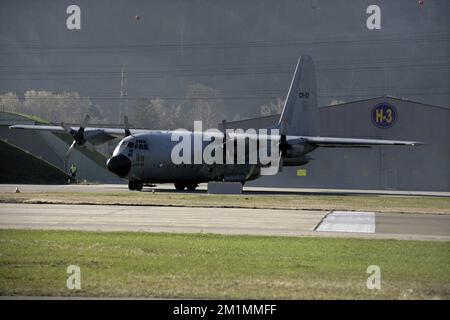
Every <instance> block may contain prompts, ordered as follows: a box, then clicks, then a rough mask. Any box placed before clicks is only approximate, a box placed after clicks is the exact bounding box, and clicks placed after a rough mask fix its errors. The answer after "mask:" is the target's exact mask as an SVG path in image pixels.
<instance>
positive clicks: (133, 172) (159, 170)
mask: <svg viewBox="0 0 450 320" xmlns="http://www.w3.org/2000/svg"><path fill="white" fill-rule="evenodd" d="M88 121H89V116H86V118H85V119H84V121H83V123H82V124H81V126H80V127H78V128H71V127H68V126H67V125H64V124H62V125H61V126H40V125H13V126H11V127H10V128H11V129H32V130H45V131H52V132H68V133H69V134H71V135H72V137H73V143H72V145H71V146H70V148H69V150H68V152H67V156H68V155H70V153H71V152H72V151H73V150H74V149H75V148H76V147H84V146H85V145H86V142H88V143H90V144H92V145H100V144H103V143H105V142H107V141H109V140H112V139H115V138H122V137H123V139H122V140H121V141H120V142H119V143H118V144H117V146H116V148H115V150H114V152H113V154H112V156H111V157H110V158H109V159H108V161H107V163H106V167H107V168H108V170H109V171H111V172H113V173H114V174H116V175H117V176H119V177H121V178H125V179H127V180H128V181H129V183H128V186H129V189H130V190H141V189H142V187H143V185H144V183H174V184H175V188H176V189H177V190H184V189H185V188H187V189H188V190H195V188H196V187H197V185H198V184H199V183H202V182H209V181H233V182H241V183H242V184H244V183H245V182H246V181H248V180H253V179H256V178H258V177H260V176H261V174H262V171H263V170H264V169H266V168H267V167H268V165H267V164H262V163H259V162H257V163H250V162H248V161H244V162H242V161H236V157H235V156H234V155H232V156H231V157H232V158H233V161H232V163H229V162H228V161H227V162H226V163H225V161H224V162H223V163H220V162H213V163H205V162H202V163H194V164H191V163H189V161H187V162H181V163H175V162H174V161H173V154H172V151H173V148H174V147H175V145H176V144H178V143H179V142H178V141H174V139H173V134H174V132H175V131H160V130H141V129H129V127H128V120H127V118H126V117H125V119H124V122H125V128H87V127H86V126H87V124H88ZM272 132H275V134H273V133H272ZM187 135H188V139H190V140H192V141H193V142H194V143H193V144H189V146H190V148H194V147H195V146H194V145H195V141H196V139H197V138H200V145H201V147H200V149H201V151H203V150H205V148H207V143H205V140H206V141H211V140H213V139H214V140H215V139H218V140H221V141H222V149H221V150H222V152H223V154H224V157H227V159H228V156H229V152H230V150H231V151H234V149H235V148H230V147H229V146H230V144H229V143H230V142H231V144H232V145H233V146H235V145H236V141H237V140H239V139H241V140H242V139H243V140H244V141H245V142H244V145H245V146H247V147H248V146H249V145H250V143H249V141H250V140H252V139H253V140H255V139H256V140H258V139H259V138H260V137H259V135H260V134H259V133H257V134H250V133H246V132H244V133H242V132H241V133H239V132H236V133H231V134H228V133H225V132H209V130H208V131H201V132H195V130H194V131H189V132H187ZM267 136H268V137H269V140H270V141H271V142H273V141H275V142H276V147H277V148H276V149H275V148H272V149H273V150H278V152H279V157H278V158H277V160H276V163H275V164H274V163H271V164H270V167H271V168H273V167H274V168H275V170H274V171H272V173H270V174H276V173H277V172H278V171H280V170H282V168H283V166H301V165H304V164H306V163H308V162H309V161H311V160H312V158H310V157H309V156H308V154H309V153H310V152H312V151H313V150H314V149H316V148H319V147H371V146H379V145H396V146H416V145H420V144H422V143H421V142H415V141H395V140H378V139H355V138H341V137H322V136H320V131H319V108H318V106H317V91H316V79H315V70H314V63H313V61H312V59H311V57H310V56H305V55H303V56H301V57H300V58H299V60H298V63H297V66H296V69H295V72H294V76H293V78H292V81H291V85H290V88H289V92H288V95H287V99H286V102H285V105H284V108H283V111H282V113H281V116H280V119H279V121H278V124H277V125H276V126H274V127H273V128H269V134H266V135H265V137H267ZM205 138H206V139H205ZM264 139H266V138H264ZM197 141H198V140H197ZM258 141H259V140H258ZM256 146H257V148H258V149H259V148H261V144H260V143H257V144H256ZM266 148H267V150H269V149H270V147H267V144H266ZM217 150H219V149H217ZM217 150H216V151H217ZM189 151H191V150H189ZM183 152H185V151H183ZM249 152H250V151H245V157H244V158H245V159H244V160H247V159H248V156H249ZM191 153H192V154H194V153H195V151H194V150H192V152H190V154H191Z"/></svg>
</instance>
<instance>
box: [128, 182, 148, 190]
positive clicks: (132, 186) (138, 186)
mask: <svg viewBox="0 0 450 320" xmlns="http://www.w3.org/2000/svg"><path fill="white" fill-rule="evenodd" d="M143 187H144V184H143V183H142V182H141V181H129V182H128V189H130V190H136V191H141V190H142V188H143Z"/></svg>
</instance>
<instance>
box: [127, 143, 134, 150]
mask: <svg viewBox="0 0 450 320" xmlns="http://www.w3.org/2000/svg"><path fill="white" fill-rule="evenodd" d="M128 147H129V148H130V149H133V148H134V142H133V141H130V142H129V143H128Z"/></svg>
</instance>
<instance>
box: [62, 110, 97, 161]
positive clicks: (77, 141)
mask: <svg viewBox="0 0 450 320" xmlns="http://www.w3.org/2000/svg"><path fill="white" fill-rule="evenodd" d="M89 119H90V117H89V115H88V114H87V115H86V117H84V120H83V122H82V123H81V126H80V128H79V129H78V131H75V130H73V129H72V128H71V127H69V126H68V125H67V124H65V123H61V127H63V128H64V130H66V131H67V133H68V134H70V135H71V136H72V138H73V142H72V144H71V145H70V147H69V149H68V150H67V152H66V158H68V157H69V156H70V154H71V153H72V152H73V150H74V149H75V147H76V146H80V147H83V146H84V145H85V143H86V139H85V138H84V129H85V128H86V126H87V124H88V122H89Z"/></svg>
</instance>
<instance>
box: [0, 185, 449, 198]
mask: <svg viewBox="0 0 450 320" xmlns="http://www.w3.org/2000/svg"><path fill="white" fill-rule="evenodd" d="M16 187H18V188H19V190H21V191H25V192H102V193H104V192H130V191H129V190H128V186H127V185H125V184H67V185H33V184H0V193H2V192H14V190H15V188H16ZM153 189H154V190H155V191H157V192H169V193H178V191H176V190H175V188H174V187H173V185H172V184H159V185H158V186H156V187H147V186H146V187H144V189H143V192H150V191H152V190H153ZM206 191H207V184H204V183H202V184H200V185H199V187H198V188H197V190H196V191H194V193H205V192H206ZM185 192H187V191H184V193H185ZM243 193H245V194H264V195H274V196H275V195H287V194H292V195H295V194H299V195H300V194H303V195H305V194H323V195H392V196H408V195H411V196H432V197H450V192H437V191H436V192H435V191H405V190H363V189H309V188H272V187H251V186H244V190H243Z"/></svg>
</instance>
